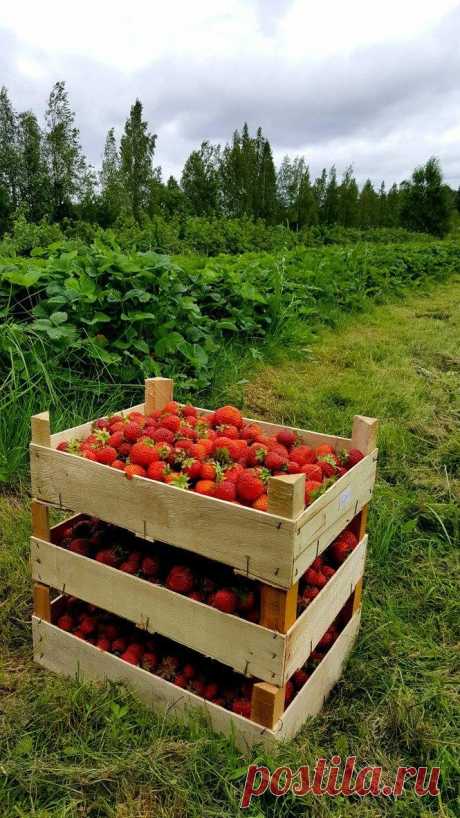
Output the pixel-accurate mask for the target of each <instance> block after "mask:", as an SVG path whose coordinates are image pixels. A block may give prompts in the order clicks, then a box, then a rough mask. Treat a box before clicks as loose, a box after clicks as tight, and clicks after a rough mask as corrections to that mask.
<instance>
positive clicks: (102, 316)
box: [80, 312, 112, 327]
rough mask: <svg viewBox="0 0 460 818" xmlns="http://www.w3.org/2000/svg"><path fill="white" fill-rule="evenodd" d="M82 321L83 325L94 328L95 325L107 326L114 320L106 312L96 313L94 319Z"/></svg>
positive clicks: (83, 319) (82, 319)
mask: <svg viewBox="0 0 460 818" xmlns="http://www.w3.org/2000/svg"><path fill="white" fill-rule="evenodd" d="M80 320H81V321H82V322H83V324H88V326H90V327H93V326H94V324H107V323H108V322H109V321H111V320H112V319H111V317H110V315H107V313H106V312H95V313H94V315H93V317H92V318H81V319H80Z"/></svg>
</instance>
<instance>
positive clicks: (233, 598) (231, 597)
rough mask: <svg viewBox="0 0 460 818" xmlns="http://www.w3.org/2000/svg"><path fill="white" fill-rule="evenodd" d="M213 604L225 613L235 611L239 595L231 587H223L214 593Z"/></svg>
mask: <svg viewBox="0 0 460 818" xmlns="http://www.w3.org/2000/svg"><path fill="white" fill-rule="evenodd" d="M212 606H213V608H217V610H219V611H223V613H231V614H232V613H235V611H236V609H237V607H238V597H237V595H236V594H235V592H234V591H232V590H231V589H230V588H222V589H221V590H220V591H216V593H215V594H214V596H213V598H212Z"/></svg>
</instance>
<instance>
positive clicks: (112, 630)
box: [103, 623, 119, 642]
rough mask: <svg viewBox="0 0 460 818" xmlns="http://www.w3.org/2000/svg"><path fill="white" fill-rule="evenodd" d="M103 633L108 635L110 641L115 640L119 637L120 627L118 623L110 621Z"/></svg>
mask: <svg viewBox="0 0 460 818" xmlns="http://www.w3.org/2000/svg"><path fill="white" fill-rule="evenodd" d="M103 634H104V636H105V637H106V639H108V640H109V641H110V642H113V640H114V639H117V638H118V634H119V628H118V627H117V625H113V624H112V623H109V624H107V625H104V628H103Z"/></svg>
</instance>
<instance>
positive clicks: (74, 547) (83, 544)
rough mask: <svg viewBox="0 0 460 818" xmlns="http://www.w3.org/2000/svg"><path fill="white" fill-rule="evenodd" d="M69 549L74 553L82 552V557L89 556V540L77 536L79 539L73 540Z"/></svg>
mask: <svg viewBox="0 0 460 818" xmlns="http://www.w3.org/2000/svg"><path fill="white" fill-rule="evenodd" d="M68 550H69V551H72V553H74V554H81V556H82V557H88V556H89V553H90V543H89V540H86V539H83V538H82V537H77V539H75V540H72V542H71V543H70V545H69V548H68Z"/></svg>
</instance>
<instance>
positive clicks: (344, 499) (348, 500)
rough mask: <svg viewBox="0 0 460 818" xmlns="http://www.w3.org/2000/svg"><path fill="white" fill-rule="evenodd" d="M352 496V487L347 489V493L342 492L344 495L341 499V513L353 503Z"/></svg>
mask: <svg viewBox="0 0 460 818" xmlns="http://www.w3.org/2000/svg"><path fill="white" fill-rule="evenodd" d="M352 494H353V492H352V490H351V486H348V488H346V489H345V491H342V494H341V495H340V497H339V510H340V511H341V510H342V508H345V506H348V504H349V503H351V498H352Z"/></svg>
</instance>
